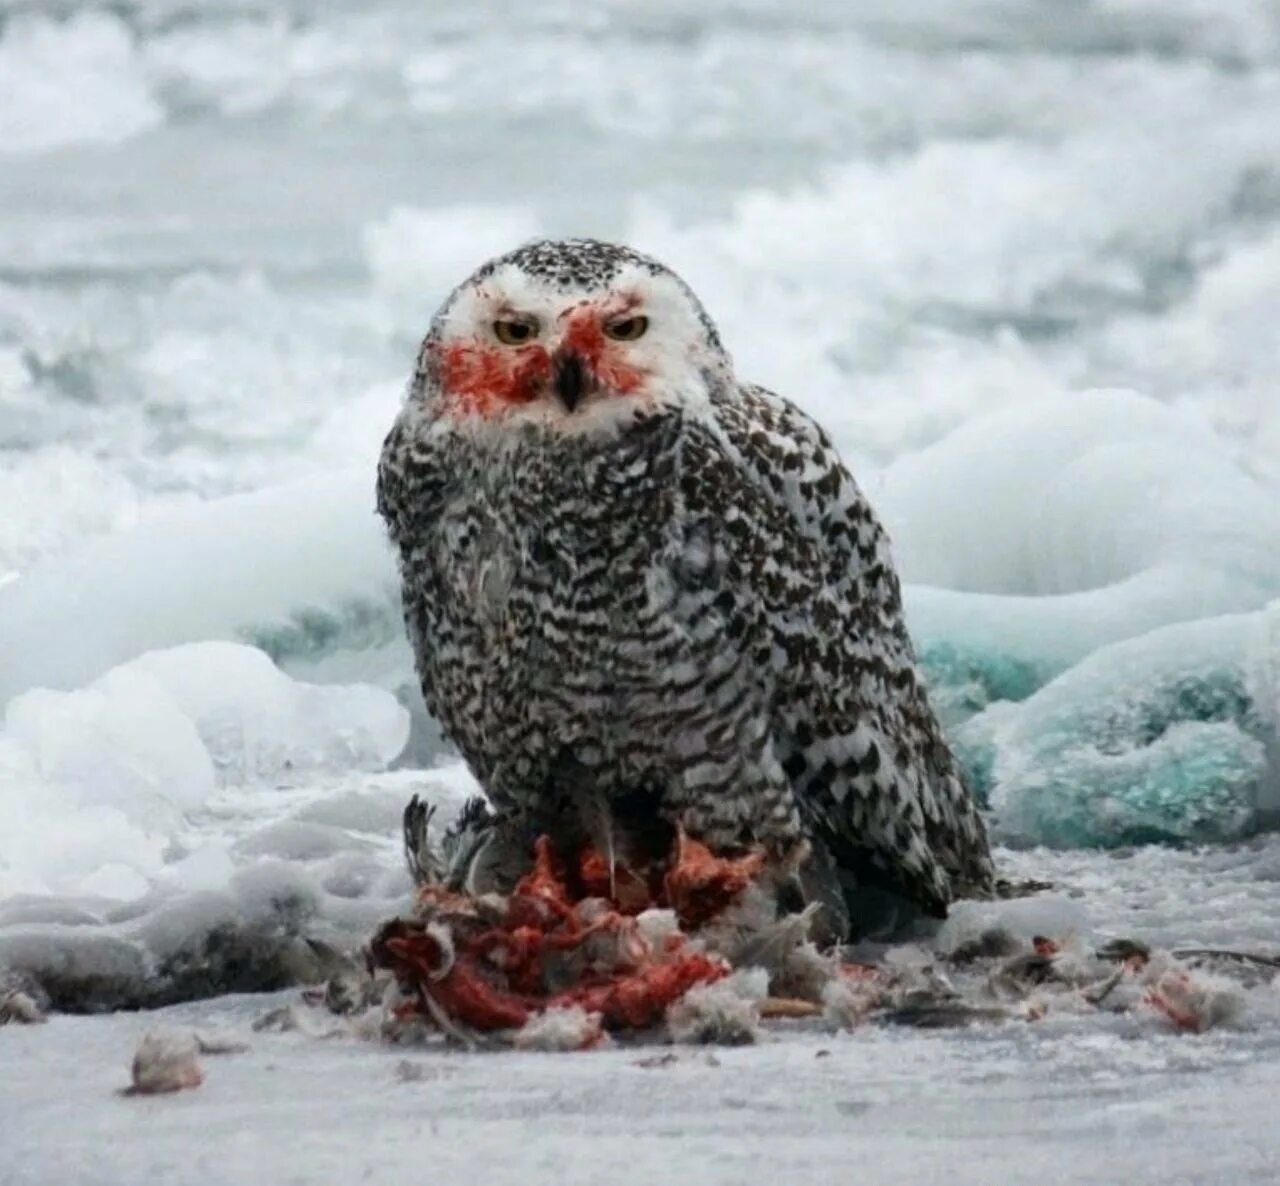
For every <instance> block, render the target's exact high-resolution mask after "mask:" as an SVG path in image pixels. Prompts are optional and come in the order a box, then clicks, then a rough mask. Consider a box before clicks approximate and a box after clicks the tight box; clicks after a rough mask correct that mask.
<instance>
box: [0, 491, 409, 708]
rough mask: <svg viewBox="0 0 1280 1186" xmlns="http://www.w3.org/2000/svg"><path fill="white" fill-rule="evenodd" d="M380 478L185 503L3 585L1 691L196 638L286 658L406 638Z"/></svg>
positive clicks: (82, 676) (99, 668) (93, 672)
mask: <svg viewBox="0 0 1280 1186" xmlns="http://www.w3.org/2000/svg"><path fill="white" fill-rule="evenodd" d="M373 484H374V483H373V475H372V473H371V472H370V471H369V470H368V469H359V470H354V471H350V472H345V473H340V474H335V475H331V476H325V477H322V478H314V479H308V480H306V481H301V482H297V483H295V484H292V485H287V486H281V487H277V488H274V489H271V490H266V491H261V492H258V493H254V494H243V495H233V496H231V497H228V498H222V499H217V500H215V501H212V502H205V503H199V504H195V505H192V506H187V507H183V508H181V509H178V510H173V511H170V512H169V513H167V514H164V515H161V516H157V517H156V518H154V519H151V520H149V521H147V522H146V523H144V524H141V525H140V526H138V527H137V528H135V529H134V530H132V531H128V532H125V533H123V534H120V535H112V536H107V537H105V538H101V539H97V540H94V541H93V542H91V543H90V544H88V545H87V546H85V547H84V548H83V549H81V550H80V551H78V552H75V553H72V554H69V555H66V556H63V557H59V558H57V559H54V560H51V561H49V562H47V563H45V564H42V565H38V566H37V567H35V568H34V569H32V570H31V571H30V572H29V573H27V574H26V575H24V576H23V577H21V578H20V579H18V580H16V581H12V582H10V583H8V584H6V585H4V586H3V587H0V703H3V702H4V701H6V700H8V699H9V698H10V697H11V696H13V695H16V694H17V693H18V692H21V691H25V690H26V689H28V688H31V687H51V688H74V687H80V686H82V685H83V684H85V683H87V682H88V681H89V680H92V679H94V678H96V677H97V676H99V675H101V674H102V673H103V672H105V671H107V670H108V669H109V668H111V667H113V666H115V665H117V664H119V663H123V662H125V661H127V660H129V659H133V658H135V657H136V656H138V655H140V654H142V653H143V652H144V651H149V650H155V649H157V648H161V647H168V646H174V645H177V644H179V643H185V642H196V641H201V640H205V639H246V638H248V639H251V640H252V641H255V642H257V643H258V645H260V646H261V647H262V648H263V649H265V650H267V651H268V652H269V653H271V654H272V655H273V657H276V658H279V657H281V655H282V654H283V653H286V652H288V653H292V654H308V655H315V654H318V653H328V652H330V651H332V650H335V649H339V648H340V646H343V645H345V646H347V647H349V648H350V647H356V648H360V649H371V648H376V647H378V646H386V645H388V644H392V643H399V642H400V640H401V639H402V637H403V626H402V625H401V622H400V616H399V609H398V594H397V588H398V582H397V580H396V575H395V567H394V565H393V563H392V558H391V553H390V550H389V548H388V546H387V543H386V540H385V537H384V534H383V532H382V529H381V526H380V524H379V522H378V518H377V516H376V515H375V514H374V510H373ZM338 636H341V642H339V641H338ZM401 645H402V644H401ZM405 665H406V668H407V662H406V664H405ZM348 678H350V677H349V676H348Z"/></svg>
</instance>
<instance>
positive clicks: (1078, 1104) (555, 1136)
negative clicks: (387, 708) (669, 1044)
mask: <svg viewBox="0 0 1280 1186" xmlns="http://www.w3.org/2000/svg"><path fill="white" fill-rule="evenodd" d="M285 999H286V997H283V996H282V997H279V998H270V997H268V998H262V997H253V998H245V997H238V998H236V997H233V998H226V999H224V1000H222V1001H218V1002H209V1003H205V1004H201V1005H189V1006H181V1007H178V1008H175V1009H170V1010H166V1011H164V1012H163V1013H161V1014H160V1015H158V1016H155V1015H141V1016H139V1015H130V1014H121V1015H117V1016H115V1017H112V1018H108V1019H88V1018H74V1017H55V1018H54V1019H52V1021H51V1022H50V1023H49V1024H48V1025H46V1026H40V1027H17V1026H10V1027H7V1028H6V1029H4V1030H2V1031H0V1045H3V1046H4V1047H5V1055H6V1058H7V1060H8V1061H10V1065H17V1066H21V1067H23V1068H24V1070H25V1072H26V1073H25V1074H23V1075H20V1076H19V1075H8V1076H5V1077H4V1078H3V1081H2V1082H0V1114H2V1115H3V1116H4V1117H5V1123H6V1125H7V1126H9V1127H8V1131H7V1132H6V1174H7V1180H8V1181H11V1182H13V1183H15V1186H16V1184H18V1183H37V1182H49V1181H71V1180H74V1181H77V1182H84V1183H86V1184H87V1186H93V1184H96V1183H109V1182H110V1183H114V1182H124V1181H131V1182H137V1181H151V1180H158V1179H160V1178H163V1179H164V1180H165V1181H169V1182H173V1183H174V1184H175V1186H183V1184H184V1183H203V1182H237V1181H246V1180H250V1179H251V1178H256V1177H261V1176H262V1175H263V1174H269V1175H272V1176H280V1177H283V1178H286V1179H287V1180H290V1181H294V1182H299V1183H304V1182H305V1183H310V1182H316V1183H320V1182H335V1181H349V1180H361V1179H365V1180H370V1181H393V1180H397V1179H404V1178H409V1177H413V1176H420V1175H421V1174H423V1173H424V1172H429V1173H430V1174H431V1175H432V1176H433V1177H437V1178H439V1179H440V1180H442V1181H470V1180H473V1179H475V1178H476V1177H477V1175H483V1179H484V1181H486V1182H492V1183H494V1184H495V1186H504V1184H506V1183H513V1184H514V1183H527V1182H528V1181H530V1180H531V1179H532V1180H534V1181H551V1180H554V1181H556V1182H560V1183H565V1184H566V1186H576V1184H578V1183H582V1184H587V1183H594V1182H598V1181H600V1180H601V1179H602V1178H607V1179H608V1180H609V1181H614V1182H621V1183H630V1182H637V1183H639V1182H652V1181H655V1180H662V1181H670V1182H676V1183H685V1182H687V1183H699V1184H704V1183H725V1184H729V1183H740V1182H744V1181H756V1180H764V1179H766V1178H767V1179H771V1180H779V1181H785V1182H789V1183H797V1184H801V1183H810V1182H812V1183H828V1182H832V1181H842V1180H844V1179H845V1178H846V1177H847V1176H848V1175H849V1173H850V1167H851V1166H855V1167H856V1166H860V1167H862V1168H861V1169H859V1170H858V1175H859V1177H860V1178H863V1179H865V1180H867V1181H870V1182H895V1183H904V1184H906V1186H914V1184H915V1183H920V1184H922V1186H923V1184H925V1183H933V1182H941V1181H945V1182H948V1183H975V1184H977V1183H984V1184H985V1183H990V1182H993V1181H1010V1180H1023V1179H1024V1178H1025V1179H1028V1180H1031V1179H1033V1180H1035V1181H1037V1182H1044V1183H1048V1184H1053V1186H1057V1184H1066V1183H1093V1182H1110V1181H1132V1182H1152V1183H1154V1182H1192V1181H1196V1182H1235V1183H1242V1184H1243V1183H1254V1182H1256V1183H1264V1182H1269V1181H1271V1180H1272V1176H1273V1169H1274V1164H1275V1158H1276V1156H1277V1155H1278V1154H1280V1137H1278V1136H1277V1134H1276V1129H1275V1125H1274V1124H1273V1123H1272V1112H1273V1108H1274V1099H1275V1094H1276V1091H1277V1090H1278V1089H1280V1061H1278V1060H1277V1058H1276V1057H1275V1056H1276V1054H1277V1040H1276V1037H1275V1035H1274V1034H1271V1035H1269V1036H1260V1035H1259V1034H1257V1033H1253V1032H1232V1031H1229V1030H1222V1031H1214V1032H1212V1033H1210V1034H1208V1035H1202V1036H1200V1037H1193V1038H1190V1039H1188V1038H1187V1037H1184V1036H1179V1035H1176V1034H1166V1035H1157V1036H1150V1037H1147V1038H1145V1039H1142V1040H1136V1039H1135V1038H1134V1037H1133V1036H1132V1035H1127V1034H1124V1033H1119V1032H1102V1033H1097V1032H1092V1033H1091V1032H1082V1031H1080V1030H1079V1029H1077V1028H1074V1027H1073V1026H1072V1025H1071V1024H1070V1023H1064V1025H1063V1026H1062V1027H1061V1028H1060V1029H1057V1030H1051V1029H1040V1028H1036V1027H1034V1026H1029V1025H1018V1026H1016V1027H1015V1026H1008V1027H1000V1028H994V1029H993V1028H987V1027H975V1028H973V1029H969V1030H960V1031H949V1032H948V1031H929V1032H922V1031H913V1030H897V1029H878V1028H874V1027H866V1028H862V1029H859V1030H855V1031H853V1032H851V1033H848V1034H835V1035H828V1034H802V1033H797V1034H792V1035H788V1036H786V1037H779V1036H775V1037H773V1038H772V1039H771V1040H767V1041H765V1042H764V1043H762V1044H759V1045H754V1046H743V1047H730V1048H716V1049H715V1050H714V1052H713V1054H709V1053H708V1052H707V1051H706V1050H705V1049H693V1048H683V1049H680V1050H678V1051H675V1052H674V1057H673V1058H671V1059H666V1060H661V1059H654V1058H652V1057H645V1056H646V1055H651V1052H650V1051H636V1050H635V1049H631V1048H626V1047H621V1048H614V1049H611V1050H608V1049H606V1050H600V1051H593V1052H589V1053H585V1054H531V1053H526V1052H516V1053H510V1054H486V1055H468V1054H463V1053H421V1052H415V1051H413V1050H412V1049H408V1050H406V1049H403V1048H397V1047H387V1046H383V1045H380V1044H377V1043H367V1042H357V1041H352V1040H329V1041H317V1040H315V1039H314V1038H310V1037H307V1036H304V1035H302V1034H299V1033H296V1032H295V1033H284V1034H269V1033H255V1034H250V1033H249V1032H248V1030H249V1023H250V1021H251V1019H253V1018H254V1017H257V1016H259V1015H261V1014H263V1013H264V1012H266V1010H267V1009H268V1008H269V1007H270V1006H271V1004H272V1003H273V1002H274V1001H276V1000H280V1001H283V1000H285ZM158 1024H164V1025H166V1026H168V1027H174V1028H176V1027H198V1028H201V1029H203V1028H205V1027H208V1026H217V1027H218V1028H219V1029H221V1030H223V1031H230V1032H234V1033H237V1034H241V1035H244V1036H246V1037H248V1039H249V1041H250V1046H251V1049H250V1050H249V1051H248V1052H247V1053H244V1054H239V1055H228V1056H226V1057H224V1058H218V1059H216V1060H215V1059H212V1058H210V1059H207V1060H203V1062H202V1065H203V1069H204V1072H205V1082H204V1084H203V1086H201V1087H200V1088H198V1089H195V1090H191V1091H185V1092H182V1093H180V1094H177V1095H174V1096H169V1097H159V1098H155V1099H140V1098H123V1097H121V1096H120V1095H118V1094H117V1093H118V1091H119V1090H120V1089H121V1088H123V1087H125V1086H126V1085H127V1083H128V1079H129V1061H130V1059H131V1057H132V1054H133V1051H134V1049H135V1047H136V1046H137V1044H138V1042H139V1041H140V1040H141V1038H142V1036H143V1034H144V1033H145V1032H146V1031H147V1030H150V1029H152V1028H154V1027H156V1026H157V1025H158ZM646 1064H648V1065H646ZM606 1084H607V1089H602V1087H603V1085H606ZM106 1134H110V1139H104V1137H105V1135H106Z"/></svg>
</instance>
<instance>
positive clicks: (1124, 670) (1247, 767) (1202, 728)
mask: <svg viewBox="0 0 1280 1186" xmlns="http://www.w3.org/2000/svg"><path fill="white" fill-rule="evenodd" d="M1277 689H1280V602H1276V603H1273V604H1272V605H1271V606H1270V607H1268V609H1266V610H1265V611H1261V612H1258V613H1254V614H1240V615H1233V616H1227V617H1221V618H1214V619H1207V620H1204V621H1200V622H1190V623H1183V624H1179V625H1176V626H1169V627H1166V628H1164V629H1161V630H1157V631H1153V632H1152V633H1151V634H1148V635H1146V636H1144V637H1141V638H1137V639H1132V640H1129V641H1127V642H1123V643H1117V644H1115V645H1114V646H1111V647H1107V648H1104V649H1103V650H1101V651H1099V652H1097V653H1096V654H1094V655H1092V656H1090V657H1089V658H1088V659H1086V660H1085V661H1084V662H1082V663H1080V664H1079V665H1078V666H1076V667H1074V668H1072V669H1071V670H1070V671H1068V672H1067V673H1065V674H1064V675H1062V676H1059V677H1058V678H1057V679H1056V680H1054V681H1053V682H1052V683H1050V684H1049V685H1047V686H1046V687H1045V688H1043V689H1041V690H1040V691H1039V692H1037V693H1036V694H1035V695H1034V696H1033V697H1031V698H1030V699H1029V700H1027V701H1026V702H1025V703H1023V704H1021V705H1018V706H1016V707H1011V706H1004V707H1003V708H1002V709H1001V710H1000V712H999V714H998V718H997V719H995V720H994V721H985V722H984V720H983V717H981V716H980V717H977V718H975V719H974V720H973V721H972V722H970V724H969V725H968V726H965V728H964V729H962V730H961V736H962V737H963V736H965V735H966V733H974V732H977V733H979V734H981V736H980V737H979V739H978V742H977V747H976V748H977V749H979V750H981V749H982V748H983V747H986V749H987V752H988V754H989V755H990V757H991V761H990V767H989V778H990V783H991V790H990V797H991V804H992V807H993V809H994V810H995V813H996V817H997V820H998V822H999V827H1000V829H1001V831H1003V832H1005V833H1007V834H1009V835H1011V836H1013V837H1018V838H1021V839H1023V840H1031V841H1034V842H1038V843H1043V844H1050V845H1055V846H1071V845H1121V844H1132V843H1143V842H1148V841H1175V842H1210V841H1222V840H1232V839H1237V838H1239V837H1242V836H1245V835H1248V834H1249V833H1250V832H1252V831H1255V830H1256V829H1257V828H1258V827H1260V826H1262V825H1265V824H1268V823H1274V822H1275V820H1276V819H1277V817H1278V816H1280V761H1277V759H1278V758H1280V747H1278V746H1277V737H1280V693H1278V691H1277Z"/></svg>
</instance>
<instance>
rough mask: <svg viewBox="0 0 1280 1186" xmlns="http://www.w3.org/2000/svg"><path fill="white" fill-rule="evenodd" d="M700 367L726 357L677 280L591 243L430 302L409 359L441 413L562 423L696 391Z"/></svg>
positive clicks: (479, 278)
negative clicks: (434, 307) (416, 362)
mask: <svg viewBox="0 0 1280 1186" xmlns="http://www.w3.org/2000/svg"><path fill="white" fill-rule="evenodd" d="M557 251H558V252H559V254H556V253H557ZM584 261H585V262H584ZM709 370H711V371H717V372H727V370H728V359H727V357H726V356H725V355H724V352H723V350H722V349H721V348H720V344H719V340H718V338H717V337H716V334H715V330H714V327H712V326H711V323H710V322H709V321H708V320H707V318H706V315H705V314H704V313H703V312H702V309H701V306H699V305H698V304H697V302H696V300H695V299H694V298H693V297H692V296H691V295H690V293H689V291H688V289H687V288H685V286H684V285H683V284H682V283H681V282H680V281H679V280H678V279H677V278H676V277H675V276H674V275H673V274H672V273H670V272H668V271H667V270H666V269H665V268H662V267H661V266H660V265H657V264H654V263H653V262H652V261H649V260H646V259H645V257H643V256H636V255H634V253H629V252H625V249H620V248H612V247H610V246H609V245H607V244H595V243H592V242H590V241H569V242H567V243H563V244H557V243H545V244H535V245H532V246H531V247H528V248H523V249H521V250H520V251H517V252H514V253H512V255H511V256H507V257H503V259H501V260H498V261H496V262H495V263H493V264H489V265H486V266H485V267H484V268H482V269H481V270H480V271H479V272H478V273H477V274H476V275H475V276H474V277H473V278H472V279H471V280H470V281H468V282H467V283H466V284H464V285H463V286H462V287H461V288H459V289H458V290H457V291H456V292H455V293H454V294H453V296H452V297H451V298H450V300H449V301H448V302H447V303H446V305H445V307H444V309H442V310H441V313H440V315H439V316H438V317H437V319H436V321H435V323H434V325H433V327H432V331H431V334H430V335H429V336H428V338H427V340H426V342H425V343H424V344H423V356H422V359H421V363H420V368H419V371H420V375H421V376H422V377H423V379H424V383H423V389H424V394H426V395H427V396H429V397H433V398H436V399H438V400H439V410H440V412H441V413H442V414H443V415H445V416H447V417H449V418H450V419H452V420H457V421H475V422H488V423H493V424H494V425H495V426H497V425H502V424H508V423H510V424H516V423H527V422H530V421H536V422H538V423H541V424H544V425H546V426H548V427H553V428H560V429H563V430H565V431H571V432H577V431H584V430H589V429H593V428H599V427H603V426H606V425H609V424H616V423H618V422H620V420H621V419H623V418H625V416H626V415H627V414H628V413H633V412H635V411H638V410H641V409H647V408H652V407H657V406H669V405H672V404H677V403H680V402H682V401H684V400H686V399H694V398H697V397H698V396H699V395H701V396H702V397H703V398H705V390H706V376H707V372H708V371H709Z"/></svg>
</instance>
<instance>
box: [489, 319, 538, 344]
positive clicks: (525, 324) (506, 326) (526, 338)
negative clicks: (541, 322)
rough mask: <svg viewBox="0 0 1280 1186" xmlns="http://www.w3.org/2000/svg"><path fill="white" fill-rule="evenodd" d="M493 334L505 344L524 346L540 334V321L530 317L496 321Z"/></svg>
mask: <svg viewBox="0 0 1280 1186" xmlns="http://www.w3.org/2000/svg"><path fill="white" fill-rule="evenodd" d="M493 335H494V337H496V338H497V339H498V341H499V342H501V343H502V344H503V345H504V346H523V345H524V344H525V343H526V342H532V341H533V339H534V338H536V337H537V336H538V323H537V322H536V321H534V320H532V319H530V318H523V319H520V320H515V319H507V320H499V321H495V322H494V323H493Z"/></svg>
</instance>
